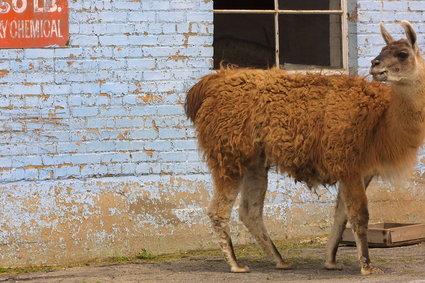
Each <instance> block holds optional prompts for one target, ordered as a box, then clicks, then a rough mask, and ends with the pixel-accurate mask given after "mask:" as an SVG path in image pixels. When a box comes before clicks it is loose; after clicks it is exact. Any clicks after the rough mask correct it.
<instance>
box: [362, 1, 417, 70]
mask: <svg viewBox="0 0 425 283" xmlns="http://www.w3.org/2000/svg"><path fill="white" fill-rule="evenodd" d="M424 19H425V3H424V1H423V0H408V1H383V0H358V1H357V17H356V24H357V34H356V35H357V38H356V39H357V46H358V49H357V50H358V54H355V55H357V62H358V74H360V75H366V74H368V72H369V67H370V61H371V60H372V59H373V58H374V57H376V56H377V55H378V54H379V52H380V50H381V48H382V47H383V46H384V45H385V43H384V40H383V39H382V38H381V35H380V31H379V23H380V22H384V23H385V26H386V28H387V30H388V31H389V32H390V33H391V34H393V35H394V37H395V38H396V39H399V38H403V37H405V36H404V32H403V29H402V28H401V26H400V25H398V24H396V23H395V21H401V20H408V21H410V22H411V23H412V24H413V26H414V28H415V30H416V32H417V35H418V43H419V46H421V47H422V50H423V51H424V50H425V22H424Z"/></svg>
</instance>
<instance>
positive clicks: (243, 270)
mask: <svg viewBox="0 0 425 283" xmlns="http://www.w3.org/2000/svg"><path fill="white" fill-rule="evenodd" d="M230 271H231V272H234V273H247V272H249V268H248V266H246V265H239V264H238V265H236V266H232V267H231V268H230Z"/></svg>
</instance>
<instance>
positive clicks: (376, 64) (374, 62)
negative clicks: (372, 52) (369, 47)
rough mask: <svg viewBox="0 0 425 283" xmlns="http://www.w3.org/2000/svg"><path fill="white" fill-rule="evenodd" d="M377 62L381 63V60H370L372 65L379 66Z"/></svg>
mask: <svg viewBox="0 0 425 283" xmlns="http://www.w3.org/2000/svg"><path fill="white" fill-rule="evenodd" d="M379 64H381V61H379V60H377V59H374V60H372V67H376V66H379Z"/></svg>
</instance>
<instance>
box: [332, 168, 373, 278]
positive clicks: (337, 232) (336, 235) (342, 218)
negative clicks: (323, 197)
mask: <svg viewBox="0 0 425 283" xmlns="http://www.w3.org/2000/svg"><path fill="white" fill-rule="evenodd" d="M372 178H373V176H368V177H366V178H364V186H365V190H366V189H367V187H368V186H369V184H370V182H371V181H372ZM346 224H347V215H346V214H345V205H344V202H343V201H342V199H341V189H339V190H338V197H337V201H336V207H335V215H334V224H333V226H332V229H331V233H330V235H329V239H328V242H327V244H326V262H325V268H326V269H338V270H341V269H342V264H340V263H338V262H337V261H336V253H337V251H338V245H339V243H340V242H341V239H342V234H343V232H344V229H345V225H346Z"/></svg>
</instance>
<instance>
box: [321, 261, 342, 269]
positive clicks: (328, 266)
mask: <svg viewBox="0 0 425 283" xmlns="http://www.w3.org/2000/svg"><path fill="white" fill-rule="evenodd" d="M325 268H326V269H327V270H342V269H343V268H344V266H343V265H342V263H339V262H326V263H325Z"/></svg>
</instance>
